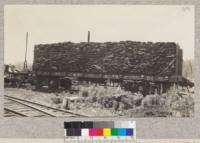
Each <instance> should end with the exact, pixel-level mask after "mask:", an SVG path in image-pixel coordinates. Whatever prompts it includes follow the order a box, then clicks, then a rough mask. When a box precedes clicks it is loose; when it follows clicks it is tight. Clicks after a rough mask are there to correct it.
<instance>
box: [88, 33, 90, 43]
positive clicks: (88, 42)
mask: <svg viewBox="0 0 200 143" xmlns="http://www.w3.org/2000/svg"><path fill="white" fill-rule="evenodd" d="M88 43H90V31H88Z"/></svg>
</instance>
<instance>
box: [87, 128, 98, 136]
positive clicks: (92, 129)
mask: <svg viewBox="0 0 200 143" xmlns="http://www.w3.org/2000/svg"><path fill="white" fill-rule="evenodd" d="M89 136H97V129H95V128H91V129H89Z"/></svg>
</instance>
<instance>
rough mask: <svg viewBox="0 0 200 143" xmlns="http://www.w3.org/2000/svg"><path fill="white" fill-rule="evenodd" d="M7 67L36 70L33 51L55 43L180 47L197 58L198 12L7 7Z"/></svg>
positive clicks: (143, 8) (175, 8)
mask: <svg viewBox="0 0 200 143" xmlns="http://www.w3.org/2000/svg"><path fill="white" fill-rule="evenodd" d="M4 28H5V29H4V35H5V36H4V39H5V43H4V45H5V47H4V63H6V64H16V63H19V62H22V63H23V62H24V59H25V58H24V57H25V47H26V32H28V33H29V38H28V53H27V62H28V64H32V62H33V51H34V45H36V44H44V43H56V42H66V41H71V42H86V41H87V32H88V31H90V35H91V36H90V37H91V41H92V42H106V41H115V42H117V41H126V40H131V41H144V42H147V41H152V42H176V43H178V44H179V45H180V47H181V48H182V49H183V58H184V60H186V59H193V58H194V7H193V6H190V5H181V6H175V5H174V6H169V5H168V6H167V5H165V6H164V5H6V6H5V7H4Z"/></svg>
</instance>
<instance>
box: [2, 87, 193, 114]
mask: <svg viewBox="0 0 200 143" xmlns="http://www.w3.org/2000/svg"><path fill="white" fill-rule="evenodd" d="M77 88H78V90H79V92H77V93H73V94H72V93H69V92H65V91H63V92H59V93H45V92H38V91H33V90H31V89H25V88H5V91H4V92H5V95H9V96H13V97H18V98H21V99H25V100H29V101H34V102H37V103H41V104H44V105H48V106H51V107H56V108H60V109H67V110H70V111H73V112H76V113H81V114H84V115H86V116H91V117H92V116H94V117H115V116H123V117H193V116H194V88H190V89H188V88H183V87H179V88H176V89H175V88H174V87H172V88H171V89H170V90H169V91H168V92H167V93H163V94H161V95H158V94H153V95H147V96H146V97H144V96H143V95H142V94H140V93H131V92H128V91H124V90H123V89H121V88H120V87H106V88H105V87H103V86H79V87H77ZM65 101H68V102H67V107H66V102H65Z"/></svg>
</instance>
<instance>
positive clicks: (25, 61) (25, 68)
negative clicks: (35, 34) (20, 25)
mask: <svg viewBox="0 0 200 143" xmlns="http://www.w3.org/2000/svg"><path fill="white" fill-rule="evenodd" d="M27 48H28V32H26V51H25V60H24V71H26V70H27V69H28V67H27V60H26V57H27Z"/></svg>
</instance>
